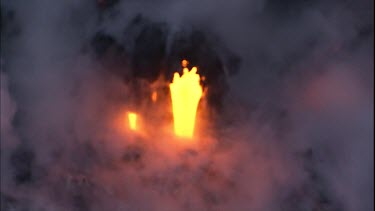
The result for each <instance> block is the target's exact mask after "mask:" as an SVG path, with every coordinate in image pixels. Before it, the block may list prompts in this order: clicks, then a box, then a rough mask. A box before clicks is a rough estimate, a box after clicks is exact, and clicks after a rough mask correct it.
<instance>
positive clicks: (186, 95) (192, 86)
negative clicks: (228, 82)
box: [169, 60, 203, 138]
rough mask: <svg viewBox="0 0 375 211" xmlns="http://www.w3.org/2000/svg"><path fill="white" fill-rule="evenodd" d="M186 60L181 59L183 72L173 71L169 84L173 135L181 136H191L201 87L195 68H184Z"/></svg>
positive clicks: (200, 95)
mask: <svg viewBox="0 0 375 211" xmlns="http://www.w3.org/2000/svg"><path fill="white" fill-rule="evenodd" d="M187 64H188V62H187V61H186V60H183V61H182V66H183V67H184V68H183V74H182V76H180V74H179V73H177V72H176V73H174V76H173V82H172V83H171V84H170V85H169V88H170V90H171V98H172V110H173V120H174V131H175V135H176V136H179V137H183V138H192V137H193V134H194V126H195V119H196V113H197V109H198V103H199V100H200V98H201V97H202V93H203V91H202V87H201V85H200V76H199V74H197V68H196V67H193V68H192V69H191V71H189V69H188V68H186V65H187Z"/></svg>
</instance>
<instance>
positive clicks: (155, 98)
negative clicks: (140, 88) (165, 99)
mask: <svg viewBox="0 0 375 211" xmlns="http://www.w3.org/2000/svg"><path fill="white" fill-rule="evenodd" d="M151 100H152V102H156V101H157V100H158V93H157V92H156V91H153V92H152V94H151Z"/></svg>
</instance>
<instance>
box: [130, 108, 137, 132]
mask: <svg viewBox="0 0 375 211" xmlns="http://www.w3.org/2000/svg"><path fill="white" fill-rule="evenodd" d="M128 120H129V128H130V129H131V130H137V114H136V113H133V112H129V113H128Z"/></svg>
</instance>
